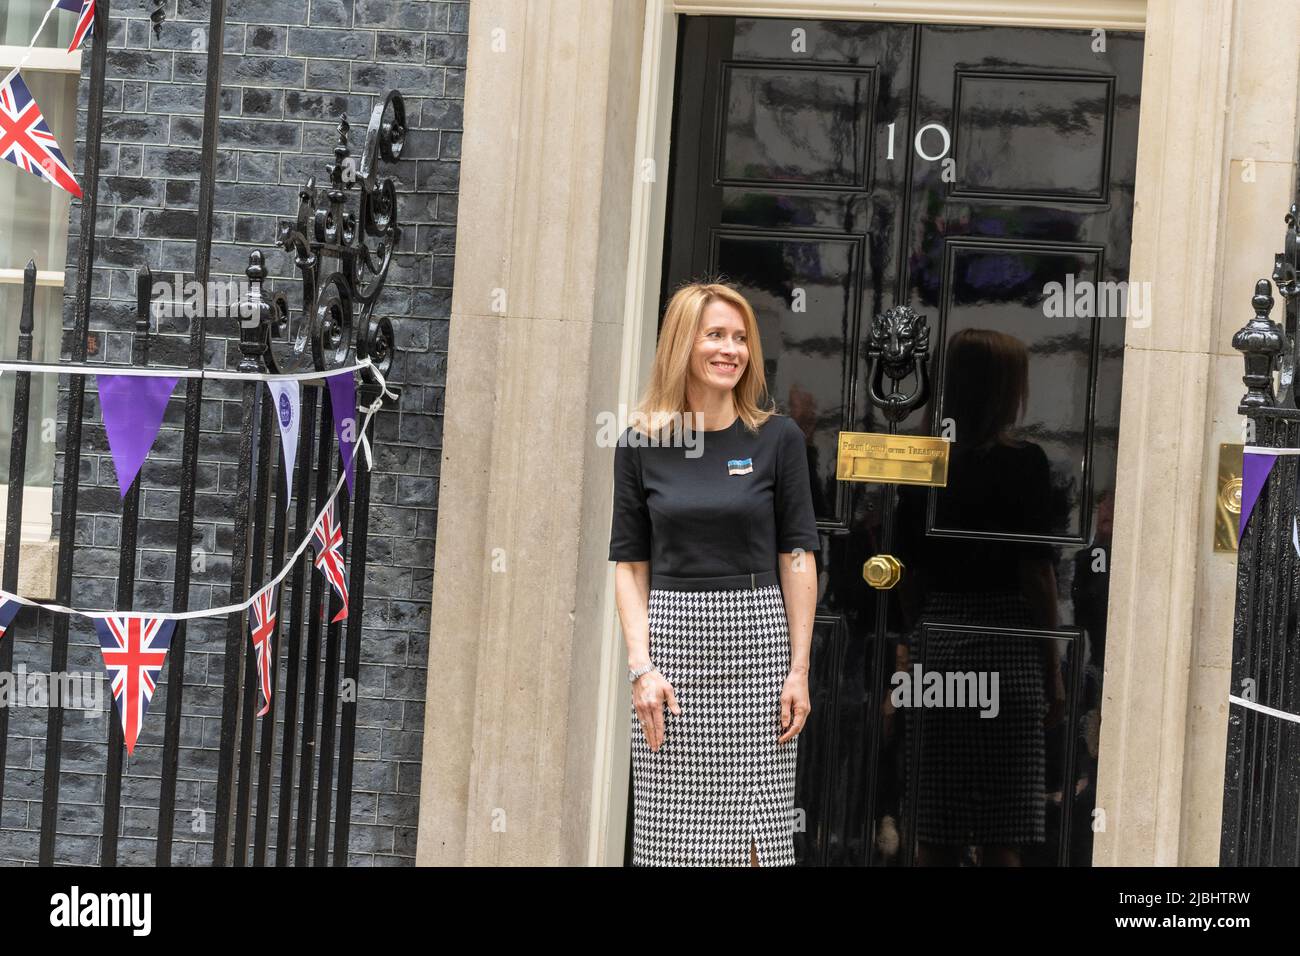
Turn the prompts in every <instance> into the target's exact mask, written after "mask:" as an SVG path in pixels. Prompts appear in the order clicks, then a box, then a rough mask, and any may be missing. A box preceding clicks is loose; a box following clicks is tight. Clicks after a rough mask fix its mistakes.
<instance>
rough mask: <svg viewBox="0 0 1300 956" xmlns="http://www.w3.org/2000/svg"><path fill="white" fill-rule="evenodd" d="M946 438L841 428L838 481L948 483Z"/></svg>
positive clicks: (910, 483)
mask: <svg viewBox="0 0 1300 956" xmlns="http://www.w3.org/2000/svg"><path fill="white" fill-rule="evenodd" d="M948 445H949V442H948V440H947V439H946V438H932V437H930V436H928V435H878V434H875V433H873V432H840V454H839V458H838V460H837V461H836V464H835V477H836V478H837V479H838V480H839V481H875V482H880V483H883V484H891V485H930V486H932V487H937V488H945V487H947V485H948Z"/></svg>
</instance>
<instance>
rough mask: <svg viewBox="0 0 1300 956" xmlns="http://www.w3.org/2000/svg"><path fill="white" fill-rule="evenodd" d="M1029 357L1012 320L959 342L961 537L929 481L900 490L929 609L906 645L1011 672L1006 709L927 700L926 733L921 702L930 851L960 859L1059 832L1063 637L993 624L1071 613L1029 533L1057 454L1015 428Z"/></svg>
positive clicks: (921, 848) (921, 826)
mask: <svg viewBox="0 0 1300 956" xmlns="http://www.w3.org/2000/svg"><path fill="white" fill-rule="evenodd" d="M1028 368H1029V363H1028V355H1027V353H1026V350H1025V347H1024V344H1023V343H1021V342H1020V341H1019V340H1018V339H1016V338H1014V337H1012V336H1010V335H1006V334H1004V333H1001V332H996V331H991V330H985V329H966V330H963V331H961V332H958V333H957V334H956V335H954V336H953V337H952V339H951V341H950V342H949V345H948V357H947V361H946V374H945V377H944V392H945V395H944V413H945V415H946V416H947V417H950V418H952V419H953V420H954V422H955V424H956V441H955V444H954V445H953V451H952V460H951V464H950V468H949V483H948V486H947V487H946V488H944V489H942V490H940V491H938V492H937V493H936V497H937V502H936V511H935V520H934V527H935V530H936V531H943V530H951V531H954V532H959V533H960V536H959V537H957V536H954V537H936V536H932V535H927V534H926V533H925V527H926V524H925V521H924V511H923V509H924V507H925V504H926V499H925V492H926V489H919V488H905V489H900V495H899V499H900V509H902V510H904V511H909V512H911V513H910V514H909V516H908V517H907V518H905V519H904V520H903V521H902V523H901V524H902V527H903V528H904V529H909V530H913V534H912V537H911V539H910V540H908V541H907V542H906V543H905V546H904V551H905V554H904V555H903V556H902V557H903V563H904V565H905V566H907V567H909V568H914V569H915V574H914V575H913V580H912V581H911V582H909V587H910V590H911V591H912V598H913V600H912V604H913V608H914V609H917V607H916V606H917V603H919V615H920V620H919V621H915V623H914V626H913V628H912V629H911V631H910V634H909V644H910V646H909V648H908V650H907V652H906V656H907V657H910V659H911V660H912V661H914V662H919V663H920V664H921V665H922V667H923V670H924V671H926V672H931V671H938V672H942V673H968V672H974V673H975V674H976V675H977V677H982V679H984V680H985V681H987V685H986V686H988V687H990V688H991V687H992V686H993V685H992V681H993V676H994V675H996V679H997V700H996V704H997V714H996V716H992V717H981V716H980V709H979V708H978V707H971V706H967V707H964V708H957V707H953V706H951V705H950V706H947V707H944V708H935V709H926V710H925V711H924V714H923V715H921V716H920V720H921V727H920V729H919V737H918V728H917V726H916V718H917V716H918V714H917V713H916V712H912V713H910V714H909V715H908V716H909V717H910V719H909V721H908V732H909V744H910V746H911V747H913V748H916V747H919V754H918V757H919V774H918V780H917V794H918V805H917V807H916V830H917V840H918V858H919V862H921V863H922V864H926V863H930V864H942V863H954V862H957V860H958V859H959V858H960V855H961V851H962V848H964V847H971V846H974V847H977V848H978V850H977V853H978V855H979V856H980V858H981V859H982V860H983V861H984V862H992V863H1002V864H1011V865H1015V864H1018V863H1019V862H1020V858H1021V852H1022V849H1021V848H1022V847H1023V846H1025V845H1027V844H1035V843H1043V842H1044V840H1045V821H1044V817H1045V796H1046V788H1045V780H1044V777H1045V769H1046V768H1045V747H1044V737H1043V729H1044V723H1045V722H1046V723H1054V722H1055V721H1056V720H1058V719H1059V711H1060V708H1061V706H1062V704H1063V703H1064V693H1063V685H1062V684H1061V678H1060V668H1059V664H1058V656H1059V652H1058V650H1057V647H1056V641H1054V640H1050V639H1043V638H1040V637H1034V636H1028V635H1017V634H1015V633H1005V632H1002V631H1001V630H999V631H996V632H995V631H990V630H987V629H986V628H990V627H991V628H998V629H1007V630H1010V631H1014V630H1016V629H1050V628H1053V627H1055V626H1056V624H1057V608H1056V574H1055V554H1054V550H1053V549H1052V548H1051V547H1050V546H1047V545H1042V544H1035V543H1031V542H1025V541H1022V540H1017V539H1018V538H1019V537H1020V536H1023V535H1030V534H1043V533H1044V532H1045V531H1048V530H1050V528H1051V524H1052V517H1051V507H1050V499H1051V482H1050V470H1049V466H1048V460H1047V456H1046V454H1045V453H1044V452H1043V450H1042V448H1040V447H1039V446H1038V445H1035V444H1033V443H1032V442H1026V441H1018V440H1016V439H1015V438H1014V437H1013V436H1012V429H1013V427H1014V425H1015V423H1016V421H1017V419H1018V418H1019V417H1020V416H1021V415H1022V414H1023V413H1024V409H1025V405H1026V402H1027V399H1028V391H1029V384H1028ZM909 562H910V563H909ZM905 578H906V575H905ZM905 603H906V602H905ZM945 625H948V626H946V627H945ZM1045 692H1046V693H1045ZM1049 701H1050V702H1051V703H1050V708H1049V703H1048V702H1049ZM949 703H951V702H949ZM909 763H910V761H909Z"/></svg>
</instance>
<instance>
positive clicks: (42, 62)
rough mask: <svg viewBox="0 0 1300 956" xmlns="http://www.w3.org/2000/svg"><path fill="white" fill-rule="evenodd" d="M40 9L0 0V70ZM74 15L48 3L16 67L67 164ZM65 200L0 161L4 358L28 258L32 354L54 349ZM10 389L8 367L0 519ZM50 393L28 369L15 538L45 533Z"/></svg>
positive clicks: (51, 355) (53, 357)
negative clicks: (33, 271) (33, 274)
mask: <svg viewBox="0 0 1300 956" xmlns="http://www.w3.org/2000/svg"><path fill="white" fill-rule="evenodd" d="M48 9H49V2H48V0H9V2H8V3H6V4H4V6H3V7H2V8H0V76H3V75H4V74H7V73H8V72H9V70H10V69H11V68H12V67H14V66H16V65H17V64H18V63H19V61H20V60H21V59H22V57H23V55H24V54H25V53H26V52H27V46H28V44H29V43H31V40H32V35H33V34H34V33H35V32H36V28H37V27H38V26H39V25H40V22H41V18H42V17H44V16H45V12H46V11H47V10H48ZM76 21H77V17H76V15H75V14H73V13H65V12H63V11H61V10H56V11H54V13H52V14H51V15H50V18H49V21H48V22H47V23H46V24H45V29H44V30H43V31H42V33H41V36H40V38H39V39H38V40H37V45H36V48H35V49H33V50H32V53H31V56H29V57H28V59H27V62H26V63H25V64H23V67H22V72H23V79H24V80H25V81H26V83H27V85H28V87H29V88H30V89H31V91H32V95H33V96H34V97H36V102H37V103H39V104H40V107H41V111H42V112H43V113H44V114H45V120H46V122H47V123H49V126H50V129H51V130H52V131H53V133H54V136H55V138H56V139H57V140H58V142H59V148H60V149H61V150H62V151H63V154H64V156H65V157H66V158H67V160H68V162H69V163H70V164H71V165H72V166H73V167H74V169H75V168H76V165H77V159H76V132H77V128H76V120H77V83H78V80H79V79H80V76H81V52H80V51H77V52H74V53H68V52H66V51H67V48H68V43H69V42H71V39H72V30H73V28H74V27H75V26H76ZM88 42H90V41H88ZM71 202H72V197H71V196H69V195H68V194H67V193H66V192H64V191H63V190H62V189H58V188H56V187H54V186H51V185H50V184H49V183H46V182H43V181H42V180H40V179H38V178H37V177H36V176H33V175H32V174H31V173H27V172H24V171H23V170H21V169H19V168H18V167H17V166H14V165H13V164H12V163H6V162H0V355H2V356H3V357H4V358H6V359H12V358H14V357H15V356H16V355H17V352H18V319H19V314H20V312H21V309H22V300H23V290H22V281H23V267H24V266H26V264H27V260H28V259H35V260H36V268H37V282H36V284H37V288H36V307H35V315H34V318H35V328H34V330H33V337H32V358H33V359H34V360H36V361H46V362H57V361H58V359H59V344H60V341H61V337H62V326H63V269H64V264H65V257H66V254H67V248H68V213H69V209H70V207H71ZM13 396H14V379H13V376H12V375H0V520H2V518H3V514H4V507H5V495H4V493H3V491H4V487H5V485H4V483H6V482H8V480H9V441H10V432H11V430H12V427H13V416H12V409H13ZM57 403H58V380H57V379H56V378H55V377H54V376H51V375H33V376H32V392H31V406H30V417H29V419H28V422H29V432H28V445H27V470H26V482H25V488H26V493H25V495H24V504H23V538H24V539H31V538H35V539H42V540H46V539H48V538H49V537H50V525H51V515H50V508H51V494H50V492H51V485H52V484H53V479H54V450H55V448H54V442H53V441H52V440H46V441H42V440H41V439H42V437H44V438H46V439H51V438H52V437H53V432H54V429H53V426H52V424H50V425H48V427H47V426H46V425H45V423H52V422H53V421H54V417H55V413H56V409H57ZM43 432H44V434H42V433H43ZM2 533H3V525H2V524H0V534H2Z"/></svg>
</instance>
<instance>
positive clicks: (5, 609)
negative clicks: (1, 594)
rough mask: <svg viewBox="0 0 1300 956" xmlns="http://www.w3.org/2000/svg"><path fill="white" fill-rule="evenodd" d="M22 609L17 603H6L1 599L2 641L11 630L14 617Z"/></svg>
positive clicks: (0, 628)
mask: <svg viewBox="0 0 1300 956" xmlns="http://www.w3.org/2000/svg"><path fill="white" fill-rule="evenodd" d="M21 609H22V605H21V604H19V603H18V602H17V601H6V600H3V599H0V639H3V638H4V636H5V631H7V630H9V625H10V624H12V623H13V621H14V616H15V615H16V614H17V613H18V612H19V610H21Z"/></svg>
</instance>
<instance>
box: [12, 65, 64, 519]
mask: <svg viewBox="0 0 1300 956" xmlns="http://www.w3.org/2000/svg"><path fill="white" fill-rule="evenodd" d="M27 52H28V51H27V48H26V47H21V46H8V45H4V44H0V71H3V72H5V73H7V72H8V71H9V70H11V69H12V68H13V67H15V66H17V65H18V63H19V62H20V61H21V60H22V58H23V56H24V55H26V54H27ZM23 69H24V70H30V71H31V72H33V73H72V74H75V75H77V76H80V75H81V50H74V51H73V52H71V53H69V52H68V51H66V50H63V49H59V48H57V47H39V46H38V47H34V48H33V49H32V50H31V55H30V56H28V58H27V62H26V63H24V64H23ZM64 278H65V274H64V272H63V271H62V270H52V269H41V270H38V271H37V273H36V286H37V288H57V289H62V288H63V281H64ZM22 284H23V270H22V269H20V268H10V267H6V268H0V285H7V286H8V285H15V286H21V285H22ZM8 480H9V476H8V475H7V474H6V475H0V541H2V540H3V539H4V520H5V515H6V514H7V513H8V510H9V484H8ZM53 509H54V489H53V488H52V487H51V488H26V487H25V488H23V526H22V532H21V534H20V537H21V539H22V540H23V541H49V540H50V539H51V538H52V537H53V534H54V519H53V515H52V512H53Z"/></svg>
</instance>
